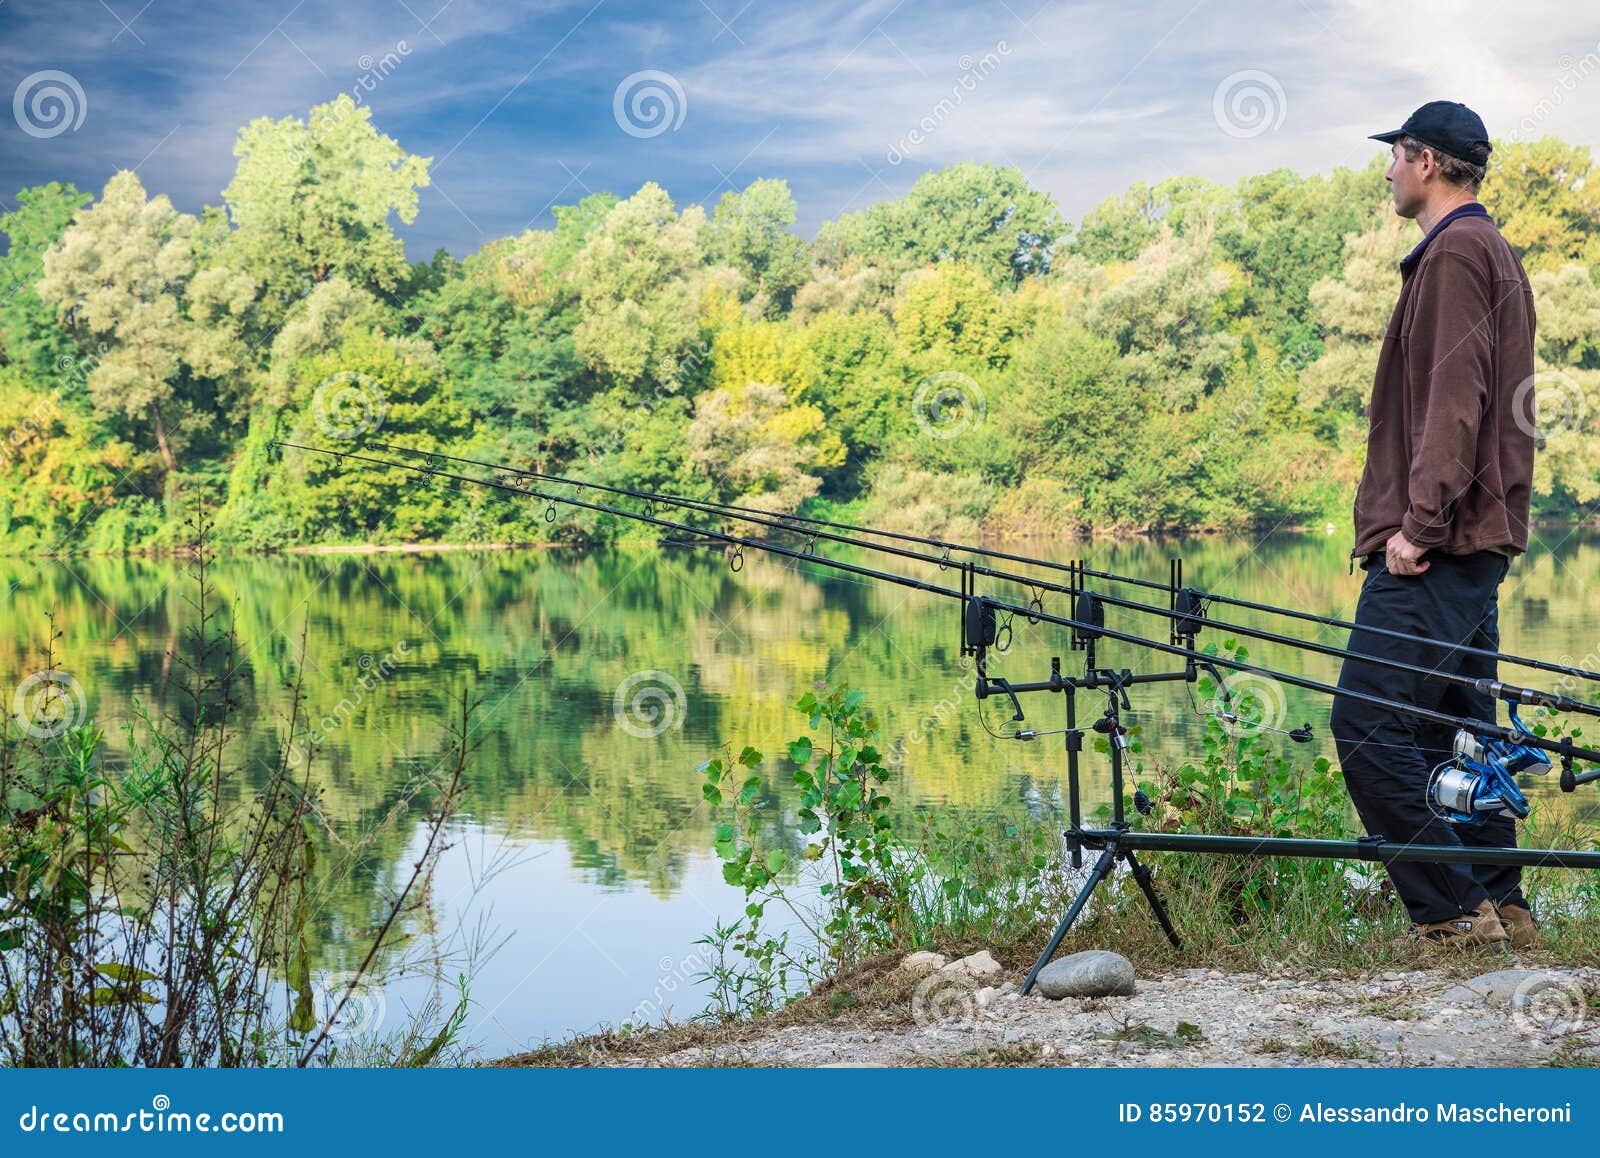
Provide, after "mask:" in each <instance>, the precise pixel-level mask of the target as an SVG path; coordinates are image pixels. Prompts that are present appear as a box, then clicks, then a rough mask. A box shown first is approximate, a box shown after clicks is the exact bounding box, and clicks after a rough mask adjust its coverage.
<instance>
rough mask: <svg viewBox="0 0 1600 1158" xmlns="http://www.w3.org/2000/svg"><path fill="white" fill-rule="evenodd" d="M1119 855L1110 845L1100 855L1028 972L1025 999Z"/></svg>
mask: <svg viewBox="0 0 1600 1158" xmlns="http://www.w3.org/2000/svg"><path fill="white" fill-rule="evenodd" d="M1118 855H1119V853H1118V851H1117V847H1116V845H1115V844H1111V845H1108V846H1107V847H1106V850H1105V851H1104V852H1102V853H1101V854H1100V859H1099V860H1097V861H1095V862H1094V868H1092V869H1090V870H1089V879H1088V880H1086V881H1084V882H1083V888H1081V889H1079V890H1078V895H1077V896H1076V897H1075V898H1073V901H1072V907H1071V908H1069V909H1068V910H1067V915H1066V916H1064V917H1062V918H1061V923H1060V924H1059V925H1057V926H1056V931H1055V932H1054V933H1052V934H1051V935H1050V943H1049V944H1048V945H1046V946H1045V947H1044V952H1043V953H1040V954H1039V959H1038V960H1037V961H1035V962H1034V963H1033V968H1032V969H1030V970H1028V979H1027V980H1026V981H1024V982H1023V983H1022V994H1023V996H1024V997H1026V996H1027V995H1028V993H1029V992H1030V991H1032V989H1033V983H1034V980H1035V979H1036V978H1038V976H1039V970H1041V969H1043V968H1044V967H1045V966H1046V965H1048V964H1050V958H1051V957H1054V956H1055V952H1056V950H1057V949H1059V948H1060V947H1061V939H1062V938H1063V937H1065V936H1066V935H1067V930H1068V929H1070V928H1072V923H1073V922H1074V921H1076V920H1077V919H1078V914H1080V913H1082V912H1083V907H1084V906H1085V905H1087V904H1088V903H1089V894H1090V893H1092V892H1094V890H1095V886H1096V885H1098V884H1099V883H1100V882H1101V881H1103V880H1105V879H1106V877H1107V875H1109V874H1110V872H1111V866H1112V865H1114V864H1115V863H1116V862H1117V857H1118Z"/></svg>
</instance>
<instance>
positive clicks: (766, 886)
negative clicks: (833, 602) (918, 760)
mask: <svg viewBox="0 0 1600 1158" xmlns="http://www.w3.org/2000/svg"><path fill="white" fill-rule="evenodd" d="M864 699H865V695H864V693H862V692H860V691H858V690H851V689H850V688H849V687H847V686H840V687H837V688H832V689H830V688H828V687H827V686H826V685H818V687H817V688H816V690H814V691H808V692H807V693H806V694H805V695H803V696H801V697H800V699H799V701H798V702H797V703H796V704H795V707H796V709H797V710H798V711H800V712H802V713H803V714H805V716H806V717H807V721H808V723H809V726H810V729H811V730H810V732H809V733H808V734H805V735H801V736H799V737H797V738H796V739H794V740H792V741H790V743H789V744H788V747H787V750H786V763H787V765H788V766H789V767H790V768H791V769H792V776H793V781H794V784H795V786H796V787H797V788H798V789H799V793H800V795H799V808H798V811H797V814H796V817H797V820H798V828H799V832H800V833H801V834H802V835H803V836H804V837H806V841H805V843H804V845H803V846H802V847H801V848H799V849H798V850H791V849H786V848H783V847H776V846H775V845H774V844H773V842H772V840H771V838H770V837H769V835H768V830H769V827H770V825H769V823H768V821H769V818H770V812H771V809H772V806H773V800H772V798H771V796H770V794H769V793H768V792H767V783H766V781H765V779H764V778H763V776H762V775H761V772H760V770H761V769H762V768H763V766H764V765H765V764H766V757H765V756H764V755H763V754H762V753H761V752H759V751H757V750H756V749H755V748H752V747H746V748H744V749H743V750H742V751H741V752H740V753H739V755H738V757H737V758H734V757H733V756H732V752H731V749H728V750H725V751H724V753H723V755H721V756H718V757H713V758H712V759H710V760H708V761H706V762H705V763H704V764H702V765H701V766H700V769H699V771H700V773H701V775H702V776H703V778H704V784H703V785H702V788H701V791H702V794H703V795H704V797H705V799H706V801H707V802H708V803H709V804H711V805H712V807H713V808H715V809H718V810H719V811H720V812H721V814H722V816H723V819H721V820H720V821H719V822H718V824H717V828H716V850H717V855H718V856H719V857H721V858H722V876H723V879H724V880H725V881H727V883H728V884H730V885H734V886H736V887H738V888H741V889H743V890H744V894H745V900H746V904H745V912H744V916H743V917H742V918H740V920H739V921H738V922H736V924H735V925H734V926H731V927H721V926H719V929H718V932H717V933H716V934H714V936H716V937H719V938H720V942H719V943H720V944H721V945H724V946H727V945H731V946H734V947H736V948H737V949H738V950H739V952H740V953H742V954H743V956H744V957H745V958H746V960H747V961H748V962H749V965H750V968H751V970H752V971H753V972H752V973H751V975H749V976H747V977H746V978H744V979H743V980H741V981H737V982H735V981H733V980H732V979H731V978H729V979H728V980H727V981H725V982H724V983H722V987H721V988H720V989H719V993H720V994H722V997H721V998H720V999H719V1007H721V1008H723V1009H729V1008H739V1007H740V1006H741V1002H735V1001H731V1000H729V995H733V996H739V997H743V996H744V995H746V994H749V995H753V999H750V1000H744V1001H743V1002H742V1005H743V1007H745V1008H746V1009H748V1007H749V1006H750V1005H752V1004H753V1005H755V1006H757V1007H759V1006H761V1005H763V1004H767V1005H770V1004H771V1003H772V1002H773V1001H775V1000H776V998H777V995H779V994H783V993H787V992H788V991H789V988H790V985H791V982H798V981H804V982H806V983H808V984H816V983H818V982H820V981H822V980H824V979H826V978H827V977H829V976H831V975H832V974H833V973H835V972H836V971H837V970H838V969H839V968H841V967H845V966H849V965H852V964H854V963H856V962H858V961H860V960H862V959H863V958H865V957H866V956H869V955H870V954H872V953H874V952H878V951H881V950H882V949H883V948H885V947H886V946H888V945H890V944H892V943H893V942H894V940H895V936H896V928H897V925H898V924H899V923H900V922H901V921H903V920H904V918H905V916H906V913H907V911H908V908H909V906H910V890H911V886H912V883H913V881H914V880H915V879H917V876H918V873H917V870H915V869H912V870H911V871H909V872H908V871H906V867H905V863H904V859H903V857H902V856H901V855H900V853H899V852H898V849H897V841H896V839H895V834H894V830H893V826H892V824H891V822H890V819H889V812H888V809H889V803H890V797H889V794H888V793H887V792H886V791H885V790H884V788H883V785H884V784H885V783H886V782H887V781H888V779H889V776H890V773H889V769H888V768H887V767H885V766H884V763H883V760H884V757H883V753H882V752H880V751H879V750H878V748H877V746H876V741H877V738H878V722H877V717H876V716H874V715H873V714H872V713H871V712H870V711H868V710H866V709H865V708H864V707H863V701H864ZM796 854H797V855H796ZM795 860H798V862H799V866H811V868H810V871H808V872H804V873H801V874H800V875H799V876H798V877H797V878H791V879H790V880H789V881H785V879H784V875H783V874H785V872H786V870H788V869H789V868H790V866H791V864H792V863H794V862H795ZM799 866H797V867H799ZM769 905H775V906H778V907H781V908H782V909H783V910H784V911H785V912H786V913H787V914H788V915H789V917H790V918H791V919H792V920H793V921H795V922H796V923H797V924H798V925H799V931H801V932H803V934H804V937H805V943H804V944H803V945H794V944H791V941H790V930H785V931H783V932H781V933H776V934H775V933H773V932H771V931H770V928H769V926H770V924H771V922H770V920H769V915H768V906H769Z"/></svg>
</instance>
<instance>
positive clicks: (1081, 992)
mask: <svg viewBox="0 0 1600 1158" xmlns="http://www.w3.org/2000/svg"><path fill="white" fill-rule="evenodd" d="M1133 982H1134V973H1133V963H1132V962H1131V961H1129V960H1128V959H1127V958H1126V957H1124V956H1123V955H1122V954H1121V953H1112V952H1109V951H1108V950H1105V949H1086V950H1085V951H1083V952H1082V953H1074V954H1072V955H1071V956H1070V957H1063V958H1061V960H1059V961H1052V962H1050V964H1048V965H1046V966H1045V967H1044V968H1043V969H1041V970H1040V971H1039V979H1038V982H1037V985H1038V988H1039V992H1040V993H1042V994H1044V995H1045V996H1046V997H1049V998H1055V999H1059V998H1062V997H1131V996H1132V995H1133Z"/></svg>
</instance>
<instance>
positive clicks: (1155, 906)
mask: <svg viewBox="0 0 1600 1158" xmlns="http://www.w3.org/2000/svg"><path fill="white" fill-rule="evenodd" d="M1122 855H1123V858H1124V859H1125V860H1126V861H1127V862H1128V867H1129V868H1130V869H1132V870H1133V879H1134V880H1135V881H1137V882H1138V883H1139V890H1140V891H1141V892H1142V893H1144V899H1145V900H1147V901H1149V902H1150V908H1151V909H1152V910H1153V911H1154V912H1155V915H1156V921H1157V922H1159V923H1160V925H1161V931H1162V932H1163V933H1165V934H1166V935H1167V940H1169V941H1171V942H1172V947H1173V948H1174V949H1182V948H1183V938H1181V937H1179V936H1178V932H1177V930H1176V929H1174V928H1173V927H1172V921H1171V920H1170V919H1168V917H1167V909H1166V906H1165V905H1163V904H1162V903H1161V898H1160V896H1158V895H1157V894H1156V886H1155V883H1154V880H1153V879H1152V877H1151V874H1150V866H1149V865H1147V864H1145V863H1144V862H1143V861H1141V860H1140V859H1139V858H1138V857H1136V856H1134V855H1133V850H1132V849H1131V848H1130V849H1128V850H1127V851H1126V852H1124V853H1123V854H1122Z"/></svg>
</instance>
